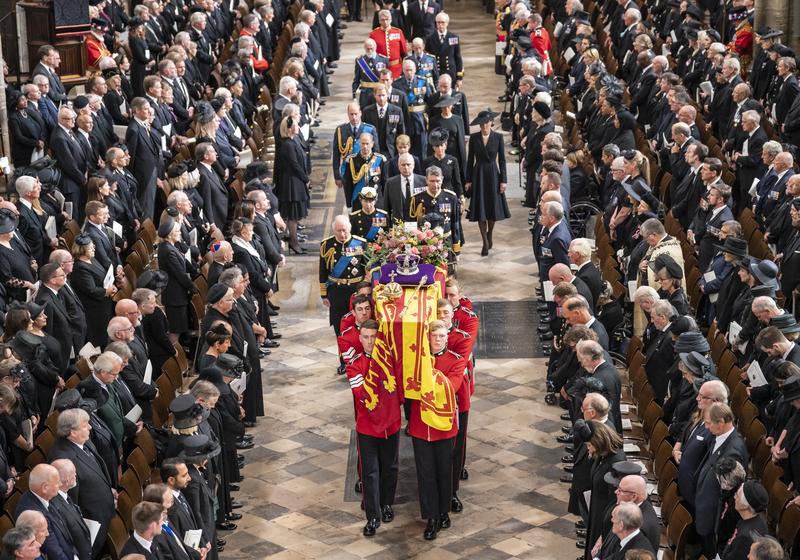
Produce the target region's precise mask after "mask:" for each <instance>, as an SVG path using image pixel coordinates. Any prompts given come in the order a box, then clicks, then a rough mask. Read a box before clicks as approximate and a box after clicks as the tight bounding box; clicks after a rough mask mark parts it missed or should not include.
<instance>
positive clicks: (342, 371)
mask: <svg viewBox="0 0 800 560" xmlns="http://www.w3.org/2000/svg"><path fill="white" fill-rule="evenodd" d="M345 373H347V368H346V367H345V366H344V365H341V366H339V369H337V370H336V374H337V375H344V374H345Z"/></svg>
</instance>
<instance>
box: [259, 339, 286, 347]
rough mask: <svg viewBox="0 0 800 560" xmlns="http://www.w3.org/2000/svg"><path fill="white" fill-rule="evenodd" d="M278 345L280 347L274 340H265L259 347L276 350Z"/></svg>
mask: <svg viewBox="0 0 800 560" xmlns="http://www.w3.org/2000/svg"><path fill="white" fill-rule="evenodd" d="M280 345H281V343H280V342H275V341H274V340H266V341H264V344H262V345H261V346H263V347H265V348H277V347H278V346H280Z"/></svg>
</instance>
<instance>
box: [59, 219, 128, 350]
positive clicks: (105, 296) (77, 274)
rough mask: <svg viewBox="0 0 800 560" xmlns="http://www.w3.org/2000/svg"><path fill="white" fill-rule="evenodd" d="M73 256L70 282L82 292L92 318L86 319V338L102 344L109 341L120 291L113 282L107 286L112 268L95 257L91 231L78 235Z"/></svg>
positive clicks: (85, 308)
mask: <svg viewBox="0 0 800 560" xmlns="http://www.w3.org/2000/svg"><path fill="white" fill-rule="evenodd" d="M72 256H73V258H74V259H75V264H74V268H73V269H72V274H71V275H70V283H69V284H70V286H72V289H73V290H74V291H75V293H76V294H78V299H80V300H81V303H82V304H83V309H84V311H85V312H86V317H90V318H91V320H90V321H86V339H87V340H88V341H89V342H91V343H92V344H93V345H95V346H98V347H101V348H102V347H104V346H105V345H106V344H107V343H108V333H107V332H106V328H107V327H108V322H109V321H111V318H112V317H114V300H113V299H112V298H113V297H114V294H116V293H117V288H116V287H115V286H114V285H113V284H112V285H111V286H109V287H108V288H104V287H103V280H104V279H105V277H106V273H107V272H108V271H107V270H105V269H104V268H103V267H102V266H101V265H100V263H99V262H97V260H96V259H95V258H94V242H93V241H92V238H91V237H89V235H88V234H86V233H82V234H80V235H79V236H78V237H76V238H75V244H74V245H73V246H72Z"/></svg>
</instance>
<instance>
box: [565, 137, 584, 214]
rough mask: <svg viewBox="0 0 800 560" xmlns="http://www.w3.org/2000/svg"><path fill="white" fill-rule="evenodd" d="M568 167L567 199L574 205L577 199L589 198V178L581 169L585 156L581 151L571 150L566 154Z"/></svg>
mask: <svg viewBox="0 0 800 560" xmlns="http://www.w3.org/2000/svg"><path fill="white" fill-rule="evenodd" d="M566 159H567V167H569V199H570V201H571V202H572V203H573V204H574V203H575V201H576V200H578V199H583V200H585V199H588V198H589V176H588V175H587V174H586V170H585V169H584V168H583V165H584V163H586V156H585V155H584V153H583V152H582V151H581V150H576V149H572V150H571V151H569V152H567V158H566Z"/></svg>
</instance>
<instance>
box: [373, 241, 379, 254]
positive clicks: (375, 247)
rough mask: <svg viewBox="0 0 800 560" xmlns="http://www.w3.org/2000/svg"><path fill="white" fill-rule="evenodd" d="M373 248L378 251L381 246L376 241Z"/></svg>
mask: <svg viewBox="0 0 800 560" xmlns="http://www.w3.org/2000/svg"><path fill="white" fill-rule="evenodd" d="M372 250H373V251H376V252H377V251H380V250H381V246H380V245H378V244H377V243H376V244H375V245H373V246H372Z"/></svg>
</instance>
